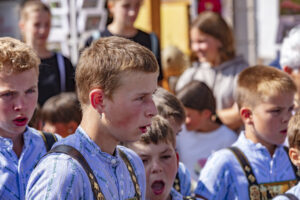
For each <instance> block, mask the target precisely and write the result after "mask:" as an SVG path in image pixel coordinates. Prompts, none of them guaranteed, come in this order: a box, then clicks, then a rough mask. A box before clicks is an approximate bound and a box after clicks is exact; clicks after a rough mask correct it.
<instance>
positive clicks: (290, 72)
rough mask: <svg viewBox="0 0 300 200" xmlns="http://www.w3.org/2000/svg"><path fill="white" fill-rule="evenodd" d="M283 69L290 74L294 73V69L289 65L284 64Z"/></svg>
mask: <svg viewBox="0 0 300 200" xmlns="http://www.w3.org/2000/svg"><path fill="white" fill-rule="evenodd" d="M282 69H283V71H284V72H286V73H288V74H292V72H293V69H292V68H290V67H289V66H283V68H282Z"/></svg>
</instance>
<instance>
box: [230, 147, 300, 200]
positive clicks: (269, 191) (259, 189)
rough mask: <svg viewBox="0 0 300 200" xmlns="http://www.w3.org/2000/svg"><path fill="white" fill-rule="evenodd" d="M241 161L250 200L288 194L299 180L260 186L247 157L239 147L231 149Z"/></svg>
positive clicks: (264, 199)
mask: <svg viewBox="0 0 300 200" xmlns="http://www.w3.org/2000/svg"><path fill="white" fill-rule="evenodd" d="M228 149H229V150H231V151H232V152H233V154H234V155H235V157H236V158H237V160H238V161H239V163H240V165H241V167H242V169H243V171H244V173H245V176H246V177H247V180H248V183H249V196H250V200H260V199H263V200H267V199H272V198H274V197H275V196H277V195H279V194H282V193H284V192H286V191H287V190H288V189H289V188H291V187H292V186H294V185H296V184H297V180H290V181H282V182H274V183H262V184H258V183H257V180H256V178H255V175H254V173H253V170H252V168H251V165H250V163H249V161H248V159H247V157H246V156H245V155H244V154H243V152H242V151H241V150H239V149H238V148H237V147H229V148H228Z"/></svg>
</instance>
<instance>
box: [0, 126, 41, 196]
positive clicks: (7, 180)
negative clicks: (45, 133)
mask: <svg viewBox="0 0 300 200" xmlns="http://www.w3.org/2000/svg"><path fill="white" fill-rule="evenodd" d="M23 137H24V147H23V150H22V153H21V155H20V157H19V158H18V157H17V155H16V154H15V152H14V151H13V142H12V140H11V139H9V138H4V137H0V199H5V200H14V199H18V200H20V199H21V200H22V199H25V190H26V186H27V183H28V179H29V176H30V174H31V172H32V170H33V169H34V167H35V165H36V164H37V162H38V161H39V160H40V158H41V157H42V156H43V155H45V154H46V147H45V143H44V141H43V138H42V136H41V135H40V133H39V132H38V131H37V130H35V129H33V128H30V127H27V128H26V130H25V132H24V134H23Z"/></svg>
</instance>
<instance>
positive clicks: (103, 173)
mask: <svg viewBox="0 0 300 200" xmlns="http://www.w3.org/2000/svg"><path fill="white" fill-rule="evenodd" d="M59 144H66V145H70V146H73V147H74V148H76V149H77V150H78V151H80V153H81V154H82V155H83V156H84V158H85V159H86V161H87V163H88V164H89V166H90V168H91V169H92V171H93V173H94V175H95V177H96V178H97V182H98V184H99V186H100V188H101V191H102V193H103V194H104V196H105V198H106V199H109V200H123V199H128V198H132V197H134V195H135V188H134V185H133V183H132V180H131V177H130V174H129V172H128V169H127V167H126V165H125V163H124V161H123V160H122V158H121V157H120V155H119V152H118V151H116V153H115V155H110V154H108V153H105V152H102V151H101V149H100V148H99V146H98V145H97V144H96V143H94V142H93V141H92V140H91V139H90V138H89V137H88V135H87V134H86V133H85V132H84V130H83V129H82V128H81V127H79V128H78V129H77V130H76V132H75V134H73V135H70V136H68V137H67V138H65V139H63V140H61V141H60V142H58V143H56V145H59ZM118 148H120V149H121V150H122V151H123V152H124V153H125V154H126V155H127V157H128V159H129V161H130V163H131V164H132V167H133V169H134V171H135V174H136V176H137V179H138V183H139V185H140V189H141V193H142V199H145V191H146V177H145V169H144V165H143V162H142V161H141V159H140V158H139V157H138V156H137V154H136V153H134V152H133V151H132V150H130V149H127V148H126V147H122V146H118ZM26 199H33V200H36V199H39V200H41V199H70V200H71V199H72V200H75V199H87V200H88V199H94V196H93V192H92V188H91V186H90V181H89V178H88V176H87V174H86V173H85V171H84V169H83V168H82V167H81V165H80V164H79V163H78V162H77V161H76V160H75V159H73V158H71V157H70V156H69V155H66V154H62V153H52V154H49V155H47V156H46V157H44V158H43V159H42V160H41V162H39V164H38V165H37V167H36V168H35V170H34V171H33V173H32V175H31V176H30V179H29V183H28V186H27V190H26Z"/></svg>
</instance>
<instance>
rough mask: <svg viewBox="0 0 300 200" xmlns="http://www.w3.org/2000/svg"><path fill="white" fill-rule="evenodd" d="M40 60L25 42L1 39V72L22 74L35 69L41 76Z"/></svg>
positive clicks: (8, 38)
mask: <svg viewBox="0 0 300 200" xmlns="http://www.w3.org/2000/svg"><path fill="white" fill-rule="evenodd" d="M39 64H40V59H39V58H38V56H37V55H36V53H35V52H34V50H33V49H32V48H31V47H29V46H28V45H26V44H24V43H23V42H21V41H19V40H17V39H14V38H10V37H0V72H6V73H8V74H11V73H20V72H24V71H27V70H30V69H34V70H35V71H36V73H37V75H38V74H39Z"/></svg>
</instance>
